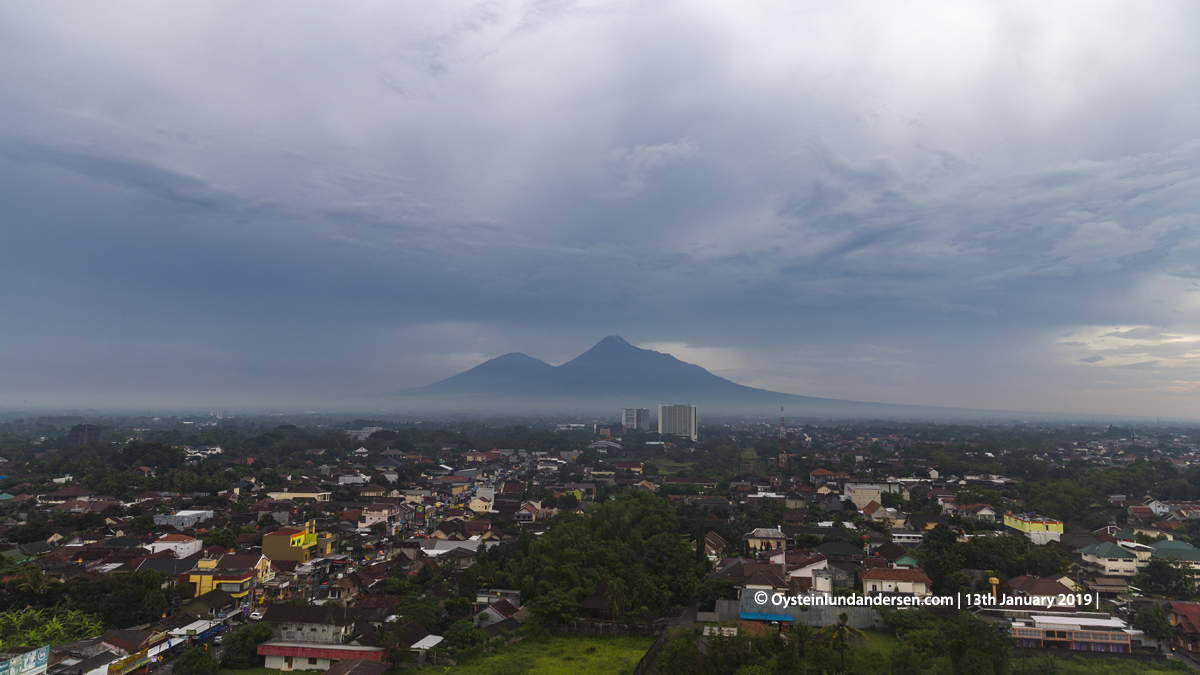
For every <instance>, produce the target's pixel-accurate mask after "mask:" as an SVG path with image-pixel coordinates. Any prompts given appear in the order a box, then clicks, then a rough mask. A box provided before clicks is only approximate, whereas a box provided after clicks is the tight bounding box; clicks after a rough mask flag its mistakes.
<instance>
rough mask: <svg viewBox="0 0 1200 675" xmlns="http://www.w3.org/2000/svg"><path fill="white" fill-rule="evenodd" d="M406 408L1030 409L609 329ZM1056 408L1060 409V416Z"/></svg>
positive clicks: (478, 373) (412, 392)
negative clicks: (766, 368)
mask: <svg viewBox="0 0 1200 675" xmlns="http://www.w3.org/2000/svg"><path fill="white" fill-rule="evenodd" d="M395 396H397V397H398V398H399V399H400V402H401V403H402V404H403V406H404V407H406V408H407V409H408V410H411V411H418V410H436V411H447V410H454V411H458V412H467V411H469V412H478V413H493V414H494V413H499V414H531V413H532V414H559V413H573V414H592V413H597V414H605V415H608V416H611V415H612V414H613V413H615V412H616V411H617V410H619V409H620V408H622V407H646V408H652V409H653V408H654V407H655V406H657V405H658V404H671V403H692V404H695V405H697V406H699V407H700V409H701V414H708V415H754V416H760V415H773V414H774V411H776V410H778V409H779V408H780V407H781V406H782V407H784V408H785V409H786V410H787V411H788V415H789V416H790V417H793V418H855V419H869V418H879V419H914V420H930V419H947V418H949V419H977V418H987V419H995V418H998V417H999V418H1005V417H1007V418H1013V417H1014V416H1023V417H1028V416H1030V415H1036V414H1034V413H1013V412H1010V411H986V410H971V409H966V408H943V407H935V406H919V405H907V404H893V403H872V402H864V401H849V400H842V399H830V398H819V397H813V396H802V395H798V394H785V393H782V392H774V391H768V390H766V389H757V388H754V387H748V386H745V385H742V384H738V383H736V382H733V381H731V380H727V379H725V378H723V377H720V376H718V375H714V374H712V373H710V372H709V371H707V370H705V369H704V368H702V367H700V366H698V365H695V364H692V363H687V362H685V361H682V360H680V359H678V358H676V357H674V356H672V355H670V354H664V353H662V352H656V351H653V350H650V349H642V348H640V347H636V346H634V345H632V344H630V343H629V342H628V341H626V340H625V339H624V338H622V337H620V336H619V335H609V336H607V337H605V338H604V339H602V340H600V341H599V342H597V343H596V344H595V345H593V346H592V347H591V348H590V349H588V350H587V351H585V352H583V353H582V354H580V355H579V356H577V357H575V358H574V359H571V360H570V361H567V362H566V363H563V364H562V365H559V366H552V365H550V364H548V363H546V362H545V361H541V360H539V359H536V358H534V357H532V356H528V355H527V354H523V353H521V352H512V353H509V354H503V355H501V356H498V357H496V358H494V359H489V360H488V361H485V362H483V363H481V364H479V365H478V366H475V367H474V368H470V369H468V370H466V371H463V372H461V373H458V374H457V375H453V376H451V377H448V378H446V379H444V380H439V381H438V382H434V383H432V384H428V385H424V386H421V387H414V388H412V389H406V390H404V391H401V392H397V393H396V394H395ZM1061 417H1062V416H1059V418H1061Z"/></svg>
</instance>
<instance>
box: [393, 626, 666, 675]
mask: <svg viewBox="0 0 1200 675" xmlns="http://www.w3.org/2000/svg"><path fill="white" fill-rule="evenodd" d="M653 642H654V639H653V638H630V637H599V636H595V635H579V634H575V635H546V634H543V635H539V636H537V637H533V638H529V639H527V640H525V641H523V642H519V643H517V644H515V645H512V646H510V647H503V648H501V649H497V650H496V651H494V652H491V653H489V654H484V655H483V656H482V657H480V658H478V659H476V660H474V661H472V662H470V663H465V664H461V665H457V666H449V667H447V666H425V667H424V668H421V669H420V670H416V671H407V672H415V673H419V674H420V675H433V674H434V673H446V675H558V674H559V673H570V674H571V675H618V674H619V673H631V672H633V667H634V666H636V665H637V662H638V661H639V660H640V659H641V658H642V655H643V654H645V653H646V650H647V649H649V648H650V644H651V643H653Z"/></svg>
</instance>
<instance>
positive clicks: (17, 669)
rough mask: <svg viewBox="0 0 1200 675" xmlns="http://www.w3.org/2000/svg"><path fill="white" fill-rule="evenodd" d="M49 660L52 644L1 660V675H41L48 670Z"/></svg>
mask: <svg viewBox="0 0 1200 675" xmlns="http://www.w3.org/2000/svg"><path fill="white" fill-rule="evenodd" d="M49 662H50V645H46V646H45V647H39V648H37V649H35V650H33V651H31V652H26V653H24V654H21V655H20V656H17V657H15V658H11V659H9V660H7V661H3V662H0V675H39V673H44V672H46V664H47V663H49Z"/></svg>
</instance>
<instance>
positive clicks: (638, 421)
mask: <svg viewBox="0 0 1200 675" xmlns="http://www.w3.org/2000/svg"><path fill="white" fill-rule="evenodd" d="M621 425H622V426H624V427H625V431H630V430H633V429H638V430H640V431H650V409H649V408H621Z"/></svg>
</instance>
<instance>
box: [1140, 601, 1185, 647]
mask: <svg viewBox="0 0 1200 675" xmlns="http://www.w3.org/2000/svg"><path fill="white" fill-rule="evenodd" d="M1133 627H1134V628H1137V629H1138V630H1140V631H1142V632H1144V633H1145V634H1146V635H1149V636H1150V637H1152V638H1154V639H1155V640H1170V639H1172V638H1174V637H1175V635H1176V633H1177V629H1176V628H1175V626H1172V625H1171V621H1170V620H1169V619H1167V613H1166V611H1165V610H1163V608H1162V607H1161V606H1159V605H1150V606H1149V607H1143V608H1141V609H1140V610H1138V613H1137V616H1135V617H1134V619H1133Z"/></svg>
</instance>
